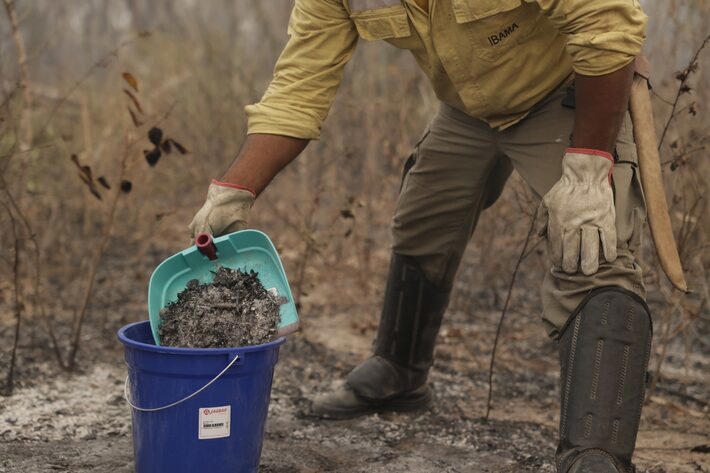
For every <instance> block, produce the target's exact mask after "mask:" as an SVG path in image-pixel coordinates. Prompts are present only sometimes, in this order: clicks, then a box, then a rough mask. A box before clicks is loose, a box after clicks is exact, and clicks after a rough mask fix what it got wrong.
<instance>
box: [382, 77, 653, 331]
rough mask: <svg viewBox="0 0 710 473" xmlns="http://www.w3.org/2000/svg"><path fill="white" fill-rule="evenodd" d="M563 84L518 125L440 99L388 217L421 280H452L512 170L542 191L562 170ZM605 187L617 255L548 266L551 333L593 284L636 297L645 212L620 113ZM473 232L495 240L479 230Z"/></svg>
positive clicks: (570, 113)
mask: <svg viewBox="0 0 710 473" xmlns="http://www.w3.org/2000/svg"><path fill="white" fill-rule="evenodd" d="M566 93H567V88H566V87H565V86H563V87H561V88H559V89H558V90H556V91H555V92H553V93H552V94H550V95H549V96H548V97H547V98H546V99H545V100H543V101H542V102H541V103H539V104H538V105H537V106H536V107H535V108H534V109H533V110H532V111H531V113H530V115H529V116H528V117H527V118H525V119H524V120H523V121H521V122H520V123H518V124H517V125H514V126H512V127H510V128H508V129H505V130H503V131H498V130H495V129H491V128H490V127H489V126H488V125H487V124H485V123H484V122H482V121H479V120H477V119H475V118H472V117H470V116H468V115H466V114H464V113H463V112H460V111H458V110H456V109H454V108H452V107H450V106H447V105H443V104H442V106H441V110H440V111H439V113H438V114H437V115H436V117H435V118H434V120H433V122H432V123H431V125H430V126H429V129H428V131H427V132H426V133H425V135H424V137H423V138H422V139H421V140H420V141H419V143H417V145H416V146H415V149H414V151H413V153H412V155H411V156H410V158H409V160H408V161H407V164H406V165H405V172H404V179H403V181H402V189H401V192H400V196H399V201H398V203H397V210H396V212H395V216H394V222H393V230H392V231H393V236H394V248H393V250H394V251H395V252H397V253H399V254H402V255H407V256H411V257H414V258H416V260H417V261H418V262H419V264H420V265H421V267H422V269H423V270H424V272H425V273H426V275H427V277H428V278H429V279H430V280H431V281H432V282H433V283H435V284H438V285H440V286H442V287H446V286H451V285H453V279H454V276H455V273H456V270H457V268H458V266H459V263H460V261H461V257H462V255H463V252H464V250H465V247H466V244H467V242H468V240H469V239H470V238H471V236H472V234H473V232H474V230H475V228H476V223H477V221H478V217H479V215H480V214H481V212H482V211H483V210H484V209H485V208H487V207H489V206H490V205H492V204H493V203H494V202H495V201H496V199H497V198H498V197H499V196H500V194H501V192H502V190H503V186H504V185H505V182H506V180H507V179H508V177H509V176H510V174H511V172H512V171H513V169H515V170H517V171H518V173H519V174H520V175H521V176H522V178H523V179H524V180H525V181H526V182H527V183H528V184H529V185H530V186H531V187H532V188H533V190H534V191H535V192H536V193H537V194H538V196H543V195H544V194H545V193H547V191H548V190H549V189H550V188H551V187H552V186H553V185H554V184H555V183H556V182H557V180H558V179H559V178H560V176H561V173H562V164H561V161H562V157H563V156H564V152H565V149H566V148H567V147H568V146H570V137H571V134H572V129H573V124H574V110H573V109H572V108H570V107H567V106H564V105H562V102H563V99H564V97H565V95H566ZM616 158H617V162H616V163H615V164H614V170H613V184H614V198H615V206H616V228H617V239H618V241H617V245H618V258H617V260H616V261H615V262H614V263H606V262H604V263H602V264H600V267H599V271H598V272H597V273H596V274H594V275H591V276H585V275H584V274H582V273H581V272H578V273H576V274H567V273H564V272H562V271H561V270H557V269H554V268H552V269H551V270H550V271H549V272H548V273H547V274H546V276H545V280H544V283H543V286H542V301H543V320H544V322H545V324H546V326H547V328H548V332H549V334H550V336H553V337H557V336H559V334H560V332H561V331H562V329H563V327H564V326H565V324H566V322H567V319H568V318H569V316H570V315H571V314H572V312H573V311H574V309H575V308H576V307H577V306H578V304H579V303H580V302H581V301H582V299H583V298H584V297H585V295H586V294H587V293H588V292H589V291H590V290H592V289H595V288H598V287H602V286H620V287H623V288H625V289H628V290H630V291H633V292H635V293H636V294H638V295H639V296H641V297H645V288H644V286H643V280H642V274H641V268H640V267H639V265H638V264H637V262H636V259H635V256H634V255H635V253H636V252H637V250H638V248H639V246H640V238H641V233H642V228H643V224H644V222H645V218H646V211H645V204H644V199H643V193H642V191H641V184H640V181H639V175H638V166H637V162H638V161H637V157H636V147H635V145H634V143H633V137H632V130H631V121H630V118H629V114H628V113H627V114H626V118H625V120H624V123H623V125H622V128H621V131H620V133H619V138H618V141H617V145H616ZM478 238H496V235H479V236H478Z"/></svg>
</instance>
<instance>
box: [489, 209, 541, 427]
mask: <svg viewBox="0 0 710 473" xmlns="http://www.w3.org/2000/svg"><path fill="white" fill-rule="evenodd" d="M536 221H537V214H535V215H533V216H532V218H531V219H530V228H529V229H528V234H527V236H526V237H525V243H523V248H522V249H521V250H520V256H518V261H517V262H516V263H515V269H514V270H513V275H512V276H511V277H510V284H509V285H508V295H507V296H506V297H505V304H504V305H503V310H502V311H501V313H500V318H499V319H498V327H497V328H496V336H495V339H494V340H493V350H492V351H491V363H490V366H489V367H488V400H487V401H486V415H485V420H488V416H489V415H490V413H491V400H492V397H493V368H494V365H495V360H496V350H497V349H498V339H499V338H500V331H501V327H502V326H503V320H504V319H505V314H506V313H507V312H508V306H509V305H510V298H511V295H512V294H513V287H514V286H515V278H516V277H517V276H518V270H519V269H520V265H521V264H522V262H523V260H524V259H525V258H526V257H527V256H528V255H529V254H530V253H529V252H527V249H528V245H529V244H530V238H532V235H533V233H534V231H535V222H536ZM540 241H542V240H540ZM538 243H539V242H538ZM535 246H537V244H536V245H535Z"/></svg>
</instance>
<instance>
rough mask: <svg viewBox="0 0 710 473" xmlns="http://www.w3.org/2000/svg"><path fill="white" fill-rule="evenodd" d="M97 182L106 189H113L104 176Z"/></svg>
mask: <svg viewBox="0 0 710 473" xmlns="http://www.w3.org/2000/svg"><path fill="white" fill-rule="evenodd" d="M96 180H97V181H99V184H101V185H102V186H104V187H105V188H106V189H110V188H111V186H110V185H109V183H108V181H107V180H106V178H105V177H104V176H99V177H98V178H97V179H96Z"/></svg>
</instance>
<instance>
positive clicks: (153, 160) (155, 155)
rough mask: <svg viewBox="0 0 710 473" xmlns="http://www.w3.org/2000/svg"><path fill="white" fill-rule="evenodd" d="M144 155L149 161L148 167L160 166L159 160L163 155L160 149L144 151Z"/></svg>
mask: <svg viewBox="0 0 710 473" xmlns="http://www.w3.org/2000/svg"><path fill="white" fill-rule="evenodd" d="M143 155H145V160H146V161H148V165H149V166H150V167H153V166H155V165H156V164H158V160H159V159H160V156H161V153H160V149H158V147H157V146H156V147H155V148H153V149H152V150H150V151H149V150H147V149H146V150H143Z"/></svg>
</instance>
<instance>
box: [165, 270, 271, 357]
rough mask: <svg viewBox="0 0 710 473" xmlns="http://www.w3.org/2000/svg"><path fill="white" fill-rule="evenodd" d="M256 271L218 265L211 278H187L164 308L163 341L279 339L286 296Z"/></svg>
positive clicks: (209, 343)
mask: <svg viewBox="0 0 710 473" xmlns="http://www.w3.org/2000/svg"><path fill="white" fill-rule="evenodd" d="M257 276H258V275H257V273H255V272H254V271H250V272H249V273H245V272H242V271H240V270H238V269H229V268H225V267H220V268H219V269H218V270H217V272H216V273H215V277H214V280H213V281H212V282H211V283H209V284H200V283H199V281H197V280H196V279H193V280H192V281H189V282H188V283H187V287H186V288H185V290H183V291H182V292H181V293H179V294H178V297H177V300H176V301H174V302H171V303H169V304H168V305H167V306H166V307H164V308H163V309H161V311H160V329H159V333H160V343H161V345H165V346H171V347H183V348H235V347H242V346H247V345H258V344H261V343H267V342H270V341H273V340H275V339H276V338H277V335H276V334H277V325H278V323H279V307H280V305H281V304H282V303H283V302H284V300H283V299H282V298H281V297H279V296H278V295H276V294H275V293H272V291H268V290H266V289H264V286H262V285H261V282H259V278H258V277H257Z"/></svg>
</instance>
